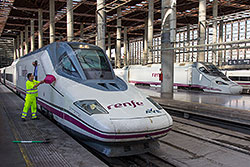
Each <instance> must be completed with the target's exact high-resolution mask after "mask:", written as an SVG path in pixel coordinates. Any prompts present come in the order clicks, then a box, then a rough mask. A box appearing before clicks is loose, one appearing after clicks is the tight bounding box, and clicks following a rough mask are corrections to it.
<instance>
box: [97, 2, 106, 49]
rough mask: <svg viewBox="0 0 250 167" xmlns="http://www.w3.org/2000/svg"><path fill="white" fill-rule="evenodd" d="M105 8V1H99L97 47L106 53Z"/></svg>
mask: <svg viewBox="0 0 250 167" xmlns="http://www.w3.org/2000/svg"><path fill="white" fill-rule="evenodd" d="M104 6H105V0H97V45H98V46H99V47H100V48H102V49H103V51H104V52H105V51H106V45H105V33H106V14H105V11H104V10H105V8H104Z"/></svg>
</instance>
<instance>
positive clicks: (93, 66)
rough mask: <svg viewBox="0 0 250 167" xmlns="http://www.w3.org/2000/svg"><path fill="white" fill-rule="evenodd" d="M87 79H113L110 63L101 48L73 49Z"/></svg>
mask: <svg viewBox="0 0 250 167" xmlns="http://www.w3.org/2000/svg"><path fill="white" fill-rule="evenodd" d="M74 51H75V53H76V55H77V58H78V60H79V62H80V64H81V67H82V69H83V71H84V73H85V75H86V77H87V79H114V76H113V74H112V70H111V67H110V64H109V62H108V60H107V58H106V56H105V54H104V53H103V52H102V51H101V50H97V49H74Z"/></svg>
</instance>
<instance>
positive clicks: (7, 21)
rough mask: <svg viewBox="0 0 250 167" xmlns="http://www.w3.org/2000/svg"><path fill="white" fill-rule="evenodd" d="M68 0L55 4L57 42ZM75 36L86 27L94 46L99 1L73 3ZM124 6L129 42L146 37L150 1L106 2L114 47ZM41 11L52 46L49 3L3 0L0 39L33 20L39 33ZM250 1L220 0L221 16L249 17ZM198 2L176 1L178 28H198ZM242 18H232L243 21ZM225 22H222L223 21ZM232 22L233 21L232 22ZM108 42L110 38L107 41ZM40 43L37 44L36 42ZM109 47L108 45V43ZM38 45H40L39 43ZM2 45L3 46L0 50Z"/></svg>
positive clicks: (156, 19)
mask: <svg viewBox="0 0 250 167" xmlns="http://www.w3.org/2000/svg"><path fill="white" fill-rule="evenodd" d="M66 3H67V0H55V11H56V17H57V19H56V40H66V35H67V34H66V33H67V25H66V6H67V4H66ZM73 6H74V7H73V9H74V34H75V37H76V38H77V37H79V36H80V25H81V24H84V40H85V41H86V42H88V43H94V42H95V35H96V0H73ZM119 6H122V26H127V27H128V38H129V39H136V38H138V37H142V36H143V32H144V26H145V18H146V16H147V15H148V14H147V12H148V10H147V9H148V1H145V0H106V12H107V19H106V24H107V32H110V33H111V36H112V44H113V45H114V44H115V40H116V39H115V38H116V27H117V26H116V19H117V8H118V7H119ZM38 8H42V10H43V30H44V38H43V40H44V44H45V45H46V44H48V43H49V0H4V1H0V22H1V24H0V36H1V38H7V39H8V38H16V36H17V35H19V34H20V31H24V28H25V26H26V25H30V20H31V19H34V20H35V32H37V29H38V22H37V18H38ZM154 8H155V12H154V34H160V31H161V29H160V25H161V0H154ZM206 9H207V19H208V20H209V19H212V18H213V17H212V15H213V13H212V10H213V6H212V0H207V8H206ZM248 9H250V1H249V0H230V1H229V0H219V7H218V16H225V15H229V14H232V13H237V12H244V11H246V12H245V13H243V14H246V16H245V17H250V12H249V11H248ZM198 13H199V0H177V28H180V27H184V26H186V25H187V24H191V25H192V24H197V23H198ZM240 15H241V14H238V15H235V16H234V15H232V17H235V18H236V17H240ZM222 19H223V18H222ZM231 19H232V18H231ZM36 34H37V33H36ZM106 39H107V38H106ZM36 41H37V40H36ZM106 43H107V42H106ZM36 45H37V43H36ZM1 46H2V44H1V43H0V47H1Z"/></svg>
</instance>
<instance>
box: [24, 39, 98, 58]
mask: <svg viewBox="0 0 250 167" xmlns="http://www.w3.org/2000/svg"><path fill="white" fill-rule="evenodd" d="M55 43H59V44H60V43H66V44H68V45H69V46H70V47H71V48H74V47H75V46H76V45H81V44H82V45H88V46H89V47H91V48H93V49H101V48H100V47H98V46H96V45H93V44H88V43H85V42H54V43H51V44H49V45H46V46H44V47H42V48H40V49H37V50H35V51H33V52H30V53H28V54H26V55H24V56H22V57H21V58H20V59H23V58H26V57H28V56H31V55H33V54H36V53H39V52H41V51H44V50H47V49H48V48H49V47H51V45H53V44H55Z"/></svg>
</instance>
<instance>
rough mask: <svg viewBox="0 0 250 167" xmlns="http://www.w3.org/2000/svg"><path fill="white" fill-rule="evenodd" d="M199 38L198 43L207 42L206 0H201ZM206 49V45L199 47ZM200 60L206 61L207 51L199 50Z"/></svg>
mask: <svg viewBox="0 0 250 167" xmlns="http://www.w3.org/2000/svg"><path fill="white" fill-rule="evenodd" d="M198 26H199V39H198V45H203V44H205V39H206V0H199V23H198ZM199 50H205V47H202V48H199ZM198 61H200V62H205V52H204V51H203V52H198Z"/></svg>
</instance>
